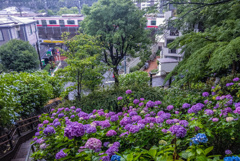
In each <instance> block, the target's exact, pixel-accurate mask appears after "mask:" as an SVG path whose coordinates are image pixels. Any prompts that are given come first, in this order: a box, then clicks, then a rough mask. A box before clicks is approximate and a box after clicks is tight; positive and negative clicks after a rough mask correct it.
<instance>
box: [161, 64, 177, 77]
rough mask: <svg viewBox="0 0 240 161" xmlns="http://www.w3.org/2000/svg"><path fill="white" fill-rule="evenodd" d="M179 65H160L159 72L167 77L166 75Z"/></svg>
mask: <svg viewBox="0 0 240 161" xmlns="http://www.w3.org/2000/svg"><path fill="white" fill-rule="evenodd" d="M177 64H178V63H177V62H176V63H162V64H161V63H160V64H159V71H160V75H166V73H169V72H171V71H172V70H173V69H174V68H175V66H176V65H177Z"/></svg>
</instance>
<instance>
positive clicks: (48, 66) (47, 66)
mask: <svg viewBox="0 0 240 161" xmlns="http://www.w3.org/2000/svg"><path fill="white" fill-rule="evenodd" d="M50 68H51V65H50V64H47V65H46V66H45V67H44V68H43V70H46V71H47V72H49V71H50Z"/></svg>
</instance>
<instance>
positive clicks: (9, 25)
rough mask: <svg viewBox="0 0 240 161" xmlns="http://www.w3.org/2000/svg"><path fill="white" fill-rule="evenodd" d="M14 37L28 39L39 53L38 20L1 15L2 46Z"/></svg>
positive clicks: (0, 41) (0, 43)
mask: <svg viewBox="0 0 240 161" xmlns="http://www.w3.org/2000/svg"><path fill="white" fill-rule="evenodd" d="M12 39H18V40H23V41H28V42H29V43H30V44H31V45H32V46H33V47H34V48H35V49H36V51H37V52H38V53H39V47H38V39H39V38H38V30H37V21H36V20H33V19H29V18H26V17H12V16H5V17H0V46H1V45H3V44H5V43H7V42H8V41H10V40H12Z"/></svg>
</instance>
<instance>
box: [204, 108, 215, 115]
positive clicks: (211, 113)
mask: <svg viewBox="0 0 240 161" xmlns="http://www.w3.org/2000/svg"><path fill="white" fill-rule="evenodd" d="M204 112H205V114H206V115H213V114H214V112H213V110H211V109H206V110H205V111H204Z"/></svg>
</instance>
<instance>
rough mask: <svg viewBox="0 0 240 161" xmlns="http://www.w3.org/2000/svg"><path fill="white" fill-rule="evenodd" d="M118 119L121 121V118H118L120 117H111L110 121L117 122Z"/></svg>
mask: <svg viewBox="0 0 240 161" xmlns="http://www.w3.org/2000/svg"><path fill="white" fill-rule="evenodd" d="M118 119H119V118H118V115H113V116H111V119H110V121H112V122H116V121H117V120H118Z"/></svg>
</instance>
